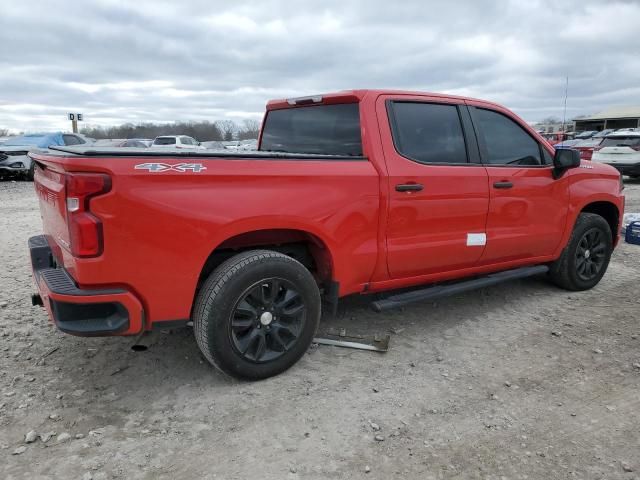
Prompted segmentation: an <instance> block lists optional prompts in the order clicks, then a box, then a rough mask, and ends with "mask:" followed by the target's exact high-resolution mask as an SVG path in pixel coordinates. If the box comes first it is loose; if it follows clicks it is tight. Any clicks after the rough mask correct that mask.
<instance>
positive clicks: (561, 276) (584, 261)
mask: <svg viewBox="0 0 640 480" xmlns="http://www.w3.org/2000/svg"><path fill="white" fill-rule="evenodd" d="M612 251H613V241H612V235H611V228H610V227H609V224H608V223H607V221H606V220H605V219H604V218H602V217H601V216H600V215H596V214H594V213H581V214H580V215H579V216H578V220H577V221H576V224H575V226H574V228H573V233H572V235H571V238H570V240H569V244H568V245H567V246H566V248H565V249H564V251H563V252H562V255H561V256H560V258H559V259H558V260H556V261H555V262H554V263H553V264H552V265H551V269H550V276H551V279H552V280H553V282H554V283H555V284H556V285H558V286H560V287H562V288H565V289H567V290H575V291H577V290H588V289H590V288H593V287H594V286H596V285H597V284H598V282H600V279H602V277H603V275H604V274H605V272H606V271H607V267H608V265H609V260H610V258H611V252H612Z"/></svg>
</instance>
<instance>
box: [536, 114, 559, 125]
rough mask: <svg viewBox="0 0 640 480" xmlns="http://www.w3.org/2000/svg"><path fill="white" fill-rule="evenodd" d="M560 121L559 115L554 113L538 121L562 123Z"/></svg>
mask: <svg viewBox="0 0 640 480" xmlns="http://www.w3.org/2000/svg"><path fill="white" fill-rule="evenodd" d="M560 122H561V120H560V119H559V118H558V117H554V116H553V115H551V116H549V117H545V118H543V119H542V120H540V121H539V122H538V123H541V124H544V125H549V124H554V123H560Z"/></svg>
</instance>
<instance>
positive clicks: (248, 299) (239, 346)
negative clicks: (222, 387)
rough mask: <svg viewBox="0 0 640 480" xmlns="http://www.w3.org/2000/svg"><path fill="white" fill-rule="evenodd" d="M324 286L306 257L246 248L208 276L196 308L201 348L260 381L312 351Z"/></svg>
mask: <svg viewBox="0 0 640 480" xmlns="http://www.w3.org/2000/svg"><path fill="white" fill-rule="evenodd" d="M320 308H321V307H320V291H319V289H318V286H317V284H316V282H315V280H314V278H313V276H312V275H311V273H310V272H309V270H307V269H306V268H305V267H304V266H303V265H302V264H301V263H300V262H298V261H297V260H294V259H293V258H291V257H288V256H286V255H283V254H281V253H278V252H273V251H270V250H251V251H247V252H243V253H240V254H238V255H236V256H234V257H232V258H230V259H228V260H227V261H225V262H224V263H222V264H221V265H220V266H219V267H218V268H216V269H215V270H214V271H213V273H211V275H210V276H209V278H208V279H207V280H206V281H205V283H204V284H203V286H202V288H201V289H200V292H199V293H198V296H197V298H196V302H195V306H194V309H193V329H194V333H195V336H196V341H197V343H198V347H199V348H200V350H201V351H202V353H203V355H204V356H205V358H206V359H207V360H208V361H209V362H210V363H211V364H212V365H213V366H214V367H216V368H218V369H219V370H221V371H222V372H224V373H226V374H228V375H231V376H233V377H237V378H242V379H251V380H258V379H263V378H268V377H271V376H274V375H277V374H279V373H282V372H284V371H285V370H287V369H288V368H289V367H291V366H292V365H293V364H294V363H296V362H297V361H298V360H299V359H300V357H302V355H304V353H305V352H306V351H307V349H308V348H309V345H311V342H312V340H313V336H314V335H315V333H316V330H317V328H318V323H319V321H320Z"/></svg>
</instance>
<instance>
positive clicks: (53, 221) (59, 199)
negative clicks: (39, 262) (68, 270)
mask: <svg viewBox="0 0 640 480" xmlns="http://www.w3.org/2000/svg"><path fill="white" fill-rule="evenodd" d="M54 168H55V166H51V165H50V164H47V165H45V164H42V163H39V162H37V163H36V165H35V172H34V185H35V189H36V194H37V195H38V201H39V203H40V214H41V216H42V223H43V229H44V233H45V234H46V235H47V236H48V237H49V238H50V239H51V240H53V241H55V242H56V243H57V244H58V245H59V246H61V247H64V248H65V249H67V250H68V249H69V229H68V227H67V208H66V203H65V202H66V195H65V174H64V173H63V172H62V170H60V171H58V170H55V169H54Z"/></svg>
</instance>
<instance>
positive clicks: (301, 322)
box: [29, 90, 624, 379]
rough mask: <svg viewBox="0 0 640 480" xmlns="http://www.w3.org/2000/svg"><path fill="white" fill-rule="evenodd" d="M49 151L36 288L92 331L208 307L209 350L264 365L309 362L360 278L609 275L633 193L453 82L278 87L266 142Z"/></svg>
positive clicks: (443, 287)
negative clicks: (309, 91) (425, 89)
mask: <svg viewBox="0 0 640 480" xmlns="http://www.w3.org/2000/svg"><path fill="white" fill-rule="evenodd" d="M32 156H33V159H34V160H35V165H36V168H35V188H36V192H37V195H38V198H39V202H40V209H41V212H42V219H43V225H44V234H43V235H39V236H35V237H32V238H31V239H30V240H29V248H30V253H31V262H32V266H33V272H34V280H35V284H36V286H37V290H38V293H37V294H35V295H34V297H33V300H34V304H43V305H44V307H45V308H46V309H47V311H48V313H49V316H50V318H51V319H52V321H53V322H55V324H56V325H57V326H58V328H60V329H61V330H63V331H65V332H68V333H70V334H74V335H139V334H142V333H143V332H146V331H149V330H152V329H155V328H169V327H174V326H177V325H185V324H186V323H187V322H189V321H193V327H194V333H195V337H196V340H197V343H198V345H199V347H200V349H201V351H202V353H203V355H204V356H205V357H206V358H207V359H208V361H209V362H211V363H212V364H213V365H214V366H216V367H218V368H219V369H221V370H222V371H224V372H226V373H228V374H230V375H233V376H237V377H242V378H251V379H259V378H265V377H269V376H271V375H275V374H278V373H280V372H282V371H284V370H285V369H287V368H289V367H290V366H291V365H293V364H294V363H295V362H296V361H297V360H298V359H299V358H300V357H301V356H302V355H303V354H304V352H305V351H306V350H307V348H308V347H309V345H310V344H311V342H312V339H313V336H314V333H315V331H316V328H317V326H318V322H319V319H320V314H321V304H324V305H325V308H329V309H333V308H335V305H336V304H337V302H338V299H339V298H341V297H344V296H346V295H351V294H369V293H373V292H384V291H391V290H394V289H407V288H408V287H412V288H414V289H417V290H415V291H413V292H408V294H410V295H411V297H410V298H408V297H407V296H406V295H407V292H403V293H401V294H394V293H393V292H392V293H391V294H390V296H389V297H388V298H386V299H382V300H380V301H377V302H374V303H375V306H376V307H377V310H385V309H386V308H388V307H390V306H393V305H397V304H401V303H403V302H407V301H409V300H416V299H417V300H419V299H421V298H431V297H430V296H433V295H434V294H435V293H438V292H440V294H442V293H444V292H452V291H461V289H465V288H471V287H476V286H483V285H488V284H491V283H494V282H495V281H497V280H506V279H513V278H520V277H524V276H527V275H531V274H533V273H537V274H539V273H547V274H548V276H549V278H550V280H552V281H553V282H555V283H556V284H557V285H559V286H560V287H562V288H565V289H569V290H585V289H589V288H592V287H593V286H595V285H596V284H597V283H598V282H599V281H600V279H601V278H602V276H603V275H604V273H605V271H606V269H607V265H608V263H609V258H610V255H611V253H612V250H613V248H614V246H615V245H616V244H617V242H618V237H619V233H618V232H619V230H620V221H621V218H622V213H623V209H624V196H623V191H622V190H623V186H622V183H621V181H620V174H619V173H618V171H616V170H615V169H614V168H612V167H610V166H607V165H601V164H594V163H591V162H585V161H582V162H581V161H580V159H579V156H578V152H576V151H573V150H569V149H558V150H557V151H556V150H554V148H553V147H552V146H551V145H550V144H549V143H548V142H547V141H546V140H545V139H544V138H542V137H541V136H540V135H539V134H537V133H536V132H535V131H534V130H532V129H531V128H530V127H529V126H528V125H527V123H526V122H524V121H523V120H522V119H520V118H519V117H518V116H516V115H515V114H514V113H512V112H510V111H509V110H507V109H506V108H504V107H501V106H500V105H497V104H495V103H491V102H487V101H482V100H475V99H471V98H463V97H457V96H451V95H440V94H433V93H417V92H401V91H381V90H356V91H347V92H340V93H333V94H325V95H318V96H312V97H305V98H293V99H282V100H273V101H270V102H268V104H267V108H266V114H265V117H264V120H263V124H262V130H261V133H260V138H259V142H258V150H257V151H246V152H219V151H217V152H211V151H171V152H168V151H160V150H157V149H154V148H150V149H145V150H143V149H126V148H121V149H118V150H110V149H108V148H106V149H100V148H95V147H94V148H91V147H89V148H87V147H85V148H82V147H56V148H55V150H53V151H49V152H47V153H34V154H32ZM427 285H431V286H429V287H426V288H425V286H427ZM433 285H435V286H433ZM434 289H435V290H434ZM452 289H454V290H452ZM403 295H404V296H403ZM385 302H386V303H385Z"/></svg>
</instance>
